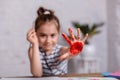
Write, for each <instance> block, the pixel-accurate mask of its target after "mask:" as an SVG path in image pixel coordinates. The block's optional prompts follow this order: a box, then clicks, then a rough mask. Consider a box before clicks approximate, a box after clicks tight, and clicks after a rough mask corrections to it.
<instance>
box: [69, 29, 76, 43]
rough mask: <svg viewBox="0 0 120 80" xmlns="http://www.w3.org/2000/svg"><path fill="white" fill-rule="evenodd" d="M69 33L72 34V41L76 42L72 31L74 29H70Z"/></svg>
mask: <svg viewBox="0 0 120 80" xmlns="http://www.w3.org/2000/svg"><path fill="white" fill-rule="evenodd" d="M68 31H69V34H70V36H71V38H72V40H73V41H74V40H75V36H74V35H73V31H72V29H71V28H69V29H68Z"/></svg>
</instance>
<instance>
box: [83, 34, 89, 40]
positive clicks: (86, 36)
mask: <svg viewBox="0 0 120 80" xmlns="http://www.w3.org/2000/svg"><path fill="white" fill-rule="evenodd" d="M87 38H88V33H87V34H86V35H85V37H84V38H83V39H82V42H85V40H86V39H87Z"/></svg>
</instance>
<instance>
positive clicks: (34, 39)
mask: <svg viewBox="0 0 120 80" xmlns="http://www.w3.org/2000/svg"><path fill="white" fill-rule="evenodd" d="M27 40H28V41H29V42H30V43H31V44H37V45H38V38H37V36H36V32H35V29H34V28H32V29H30V30H29V31H28V32H27Z"/></svg>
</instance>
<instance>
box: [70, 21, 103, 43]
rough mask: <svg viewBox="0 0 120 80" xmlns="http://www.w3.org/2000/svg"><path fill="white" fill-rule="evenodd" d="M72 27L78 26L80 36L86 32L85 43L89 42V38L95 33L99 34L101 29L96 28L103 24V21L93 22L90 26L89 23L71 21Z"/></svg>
mask: <svg viewBox="0 0 120 80" xmlns="http://www.w3.org/2000/svg"><path fill="white" fill-rule="evenodd" d="M72 24H73V27H74V28H76V29H77V28H80V30H81V32H82V36H85V35H86V33H88V38H87V40H86V41H85V44H86V45H87V44H90V41H89V40H90V39H91V38H92V37H93V36H94V35H96V34H99V33H100V32H101V31H100V30H98V28H99V27H102V26H103V24H104V23H103V22H101V23H94V24H93V25H92V26H90V25H89V24H80V23H79V22H72Z"/></svg>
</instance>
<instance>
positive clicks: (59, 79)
mask: <svg viewBox="0 0 120 80" xmlns="http://www.w3.org/2000/svg"><path fill="white" fill-rule="evenodd" d="M0 80H118V79H116V78H111V77H104V78H102V77H43V78H1V79H0Z"/></svg>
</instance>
